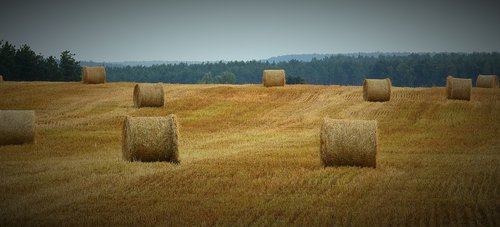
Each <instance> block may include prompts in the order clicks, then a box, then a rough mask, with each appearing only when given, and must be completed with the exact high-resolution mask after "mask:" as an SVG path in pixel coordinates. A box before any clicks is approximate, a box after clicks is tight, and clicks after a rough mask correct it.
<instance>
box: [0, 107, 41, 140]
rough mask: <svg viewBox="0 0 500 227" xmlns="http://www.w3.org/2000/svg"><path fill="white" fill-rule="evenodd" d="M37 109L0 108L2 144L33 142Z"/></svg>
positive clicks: (0, 136)
mask: <svg viewBox="0 0 500 227" xmlns="http://www.w3.org/2000/svg"><path fill="white" fill-rule="evenodd" d="M34 141H35V111H32V110H0V145H9V144H23V143H33V142H34Z"/></svg>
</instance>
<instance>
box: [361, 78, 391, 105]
mask: <svg viewBox="0 0 500 227" xmlns="http://www.w3.org/2000/svg"><path fill="white" fill-rule="evenodd" d="M391 87H392V84H391V80H390V79H389V78H386V79H365V81H364V82H363V99H364V100H365V101H370V102H386V101H389V100H390V99H391Z"/></svg>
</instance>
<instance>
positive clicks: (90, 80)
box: [82, 66, 106, 84]
mask: <svg viewBox="0 0 500 227" xmlns="http://www.w3.org/2000/svg"><path fill="white" fill-rule="evenodd" d="M82 82H83V83H84V84H103V83H106V69H105V68H104V67H102V66H99V67H89V66H84V67H82Z"/></svg>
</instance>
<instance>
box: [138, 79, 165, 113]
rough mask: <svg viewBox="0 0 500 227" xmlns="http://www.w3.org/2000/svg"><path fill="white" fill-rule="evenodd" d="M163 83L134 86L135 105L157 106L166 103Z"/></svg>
mask: <svg viewBox="0 0 500 227" xmlns="http://www.w3.org/2000/svg"><path fill="white" fill-rule="evenodd" d="M164 94H165V93H163V85H162V84H161V83H159V84H136V85H135V87H134V105H135V107H137V108H139V107H146V106H150V107H155V106H163V105H164V96H165V95H164Z"/></svg>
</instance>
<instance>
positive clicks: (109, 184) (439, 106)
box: [0, 82, 500, 226]
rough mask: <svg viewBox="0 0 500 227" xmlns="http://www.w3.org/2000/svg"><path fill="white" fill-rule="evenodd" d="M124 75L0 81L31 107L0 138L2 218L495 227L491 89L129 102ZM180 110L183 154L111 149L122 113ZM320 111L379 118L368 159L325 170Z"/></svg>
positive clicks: (499, 122)
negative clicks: (19, 137) (127, 155)
mask: <svg viewBox="0 0 500 227" xmlns="http://www.w3.org/2000/svg"><path fill="white" fill-rule="evenodd" d="M133 86H134V83H108V84H102V85H84V84H80V83H43V82H30V83H20V82H18V83H15V82H5V83H3V84H0V109H33V110H35V112H36V124H37V128H36V131H37V132H36V142H35V143H34V144H28V145H9V146H1V147H0V226H10V225H61V224H62V225H135V224H142V225H194V224H196V225H231V226H234V225H296V226H304V225H307V226H309V225H330V226H331V225H356V226H371V225H382V226H387V225H431V226H432V225H474V226H475V225H486V226H498V225H500V89H496V90H491V89H479V88H473V90H472V100H471V101H470V102H466V101H452V100H447V99H446V97H445V88H443V87H436V88H393V93H392V97H391V100H390V101H389V102H385V103H371V102H364V101H363V98H362V87H354V86H352V87H351V86H315V85H291V86H286V87H273V88H265V87H262V86H261V85H170V84H165V85H164V90H165V100H166V102H165V107H163V108H141V109H136V108H134V107H133V101H132V92H133ZM170 113H175V114H176V115H177V117H178V121H179V132H180V141H179V142H180V144H179V145H180V149H179V158H180V160H181V163H180V164H178V165H176V164H170V163H164V162H163V163H161V162H156V163H140V162H127V161H124V160H122V157H121V155H122V154H121V128H122V122H123V120H124V118H125V116H127V115H129V116H166V115H167V114H170ZM323 117H331V118H341V119H369V120H377V121H378V133H379V135H378V138H379V153H378V157H377V168H376V169H372V168H357V167H340V168H324V167H322V166H321V164H320V158H319V143H320V140H319V132H320V126H321V122H322V119H323Z"/></svg>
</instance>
